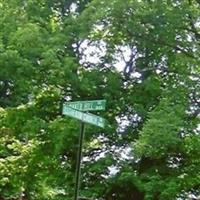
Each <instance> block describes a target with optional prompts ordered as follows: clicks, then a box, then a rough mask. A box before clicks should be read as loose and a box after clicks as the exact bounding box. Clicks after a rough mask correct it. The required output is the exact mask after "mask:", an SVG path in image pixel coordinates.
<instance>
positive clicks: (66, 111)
mask: <svg viewBox="0 0 200 200" xmlns="http://www.w3.org/2000/svg"><path fill="white" fill-rule="evenodd" d="M105 106H106V100H93V101H74V102H66V103H64V104H63V109H62V114H63V115H67V116H69V117H73V118H75V119H78V120H80V121H81V127H80V128H81V129H80V136H79V149H78V155H77V166H76V180H75V194H74V200H78V199H79V188H80V176H81V161H82V148H83V137H84V129H85V123H89V124H92V125H95V126H99V127H101V128H104V126H105V119H104V118H102V117H99V116H97V115H94V114H91V113H85V112H83V111H97V110H105Z"/></svg>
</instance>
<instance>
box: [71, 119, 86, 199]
mask: <svg viewBox="0 0 200 200" xmlns="http://www.w3.org/2000/svg"><path fill="white" fill-rule="evenodd" d="M84 125H85V124H84V122H81V131H80V136H79V149H78V155H77V163H76V182H75V195H74V200H78V199H79V188H80V176H81V160H82V148H83V137H84V128H85V127H84Z"/></svg>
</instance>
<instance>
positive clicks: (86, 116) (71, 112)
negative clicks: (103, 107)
mask: <svg viewBox="0 0 200 200" xmlns="http://www.w3.org/2000/svg"><path fill="white" fill-rule="evenodd" d="M63 114H64V115H67V116H70V117H73V118H76V119H79V120H81V121H83V122H87V123H90V124H93V125H96V126H99V127H102V128H104V126H105V119H104V118H102V117H99V116H96V115H93V114H90V113H83V112H80V111H78V110H75V109H73V108H71V107H68V106H66V105H64V106H63Z"/></svg>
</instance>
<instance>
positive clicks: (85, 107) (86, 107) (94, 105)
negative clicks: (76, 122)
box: [64, 100, 106, 111]
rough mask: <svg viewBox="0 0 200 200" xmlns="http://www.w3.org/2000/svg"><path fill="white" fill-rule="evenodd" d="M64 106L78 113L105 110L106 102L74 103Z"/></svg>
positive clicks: (67, 103)
mask: <svg viewBox="0 0 200 200" xmlns="http://www.w3.org/2000/svg"><path fill="white" fill-rule="evenodd" d="M64 105H65V106H69V107H71V108H74V109H76V110H80V111H90V110H105V107H106V100H92V101H74V102H66V103H64Z"/></svg>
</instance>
